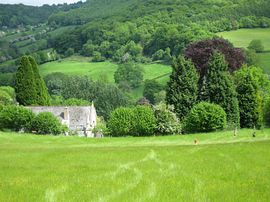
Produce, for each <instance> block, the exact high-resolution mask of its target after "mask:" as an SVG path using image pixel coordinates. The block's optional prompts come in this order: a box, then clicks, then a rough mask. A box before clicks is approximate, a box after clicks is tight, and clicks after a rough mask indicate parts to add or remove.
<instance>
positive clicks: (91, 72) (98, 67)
mask: <svg viewBox="0 0 270 202" xmlns="http://www.w3.org/2000/svg"><path fill="white" fill-rule="evenodd" d="M89 61H90V58H88V57H80V56H73V57H70V58H66V59H64V60H61V61H55V62H49V63H45V64H43V65H41V66H40V68H39V71H40V74H41V75H42V76H46V75H47V74H50V73H53V72H62V73H64V74H67V75H80V76H89V77H90V78H92V79H93V80H94V81H96V80H100V79H106V80H108V81H109V82H110V83H114V72H115V71H116V70H117V64H115V63H112V62H109V61H105V62H89ZM139 65H141V66H142V68H143V75H144V80H147V79H149V80H151V79H155V80H157V81H158V82H159V83H161V84H163V85H166V83H167V81H168V80H169V75H170V73H171V67H170V66H169V65H163V64H139ZM143 89H144V87H143V85H142V86H140V87H138V88H136V89H133V90H132V92H131V95H132V97H133V98H135V99H138V98H140V97H142V95H143Z"/></svg>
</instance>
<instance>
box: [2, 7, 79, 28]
mask: <svg viewBox="0 0 270 202" xmlns="http://www.w3.org/2000/svg"><path fill="white" fill-rule="evenodd" d="M81 5H82V2H78V3H74V4H70V5H68V4H58V5H52V6H49V5H43V6H41V7H35V6H26V5H23V4H16V5H10V4H0V27H2V26H6V27H8V28H16V27H17V26H19V25H36V24H38V23H44V22H46V21H47V20H48V17H49V16H50V15H52V14H53V13H55V12H59V11H69V10H71V9H75V8H79V7H80V6H81Z"/></svg>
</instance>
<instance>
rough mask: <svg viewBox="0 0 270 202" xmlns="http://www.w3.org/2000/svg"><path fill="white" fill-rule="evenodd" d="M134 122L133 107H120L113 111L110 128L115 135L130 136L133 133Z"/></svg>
mask: <svg viewBox="0 0 270 202" xmlns="http://www.w3.org/2000/svg"><path fill="white" fill-rule="evenodd" d="M133 122H134V113H133V109H132V108H124V107H120V108H117V109H116V110H114V111H113V112H112V113H111V115H110V119H109V121H108V128H109V130H110V133H111V135H113V136H128V135H132V132H133V131H132V130H133Z"/></svg>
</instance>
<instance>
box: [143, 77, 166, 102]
mask: <svg viewBox="0 0 270 202" xmlns="http://www.w3.org/2000/svg"><path fill="white" fill-rule="evenodd" d="M163 89H164V87H163V86H162V85H161V84H160V83H158V82H157V81H155V80H146V81H145V82H144V90H143V96H144V97H145V98H146V99H148V100H149V101H150V102H151V103H152V104H155V95H156V93H159V92H160V91H161V90H163Z"/></svg>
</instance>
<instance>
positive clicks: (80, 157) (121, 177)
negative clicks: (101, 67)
mask: <svg viewBox="0 0 270 202" xmlns="http://www.w3.org/2000/svg"><path fill="white" fill-rule="evenodd" d="M252 132H253V131H252V130H241V131H239V133H238V136H237V137H234V136H233V135H232V134H233V132H232V131H227V132H216V133H210V134H195V135H186V136H181V135H179V136H167V137H143V138H132V137H127V138H103V139H86V138H79V137H62V136H58V137H54V136H35V135H22V134H15V133H0V171H1V172H0V201H117V202H119V201H222V202H223V201H237V202H238V201H244V202H246V201H268V200H269V198H270V192H269V189H270V172H269V170H270V149H269V148H270V130H269V129H267V130H264V131H258V132H257V137H256V138H252V137H251V134H252ZM194 139H198V140H199V142H200V143H199V145H194V143H193V141H194Z"/></svg>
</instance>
